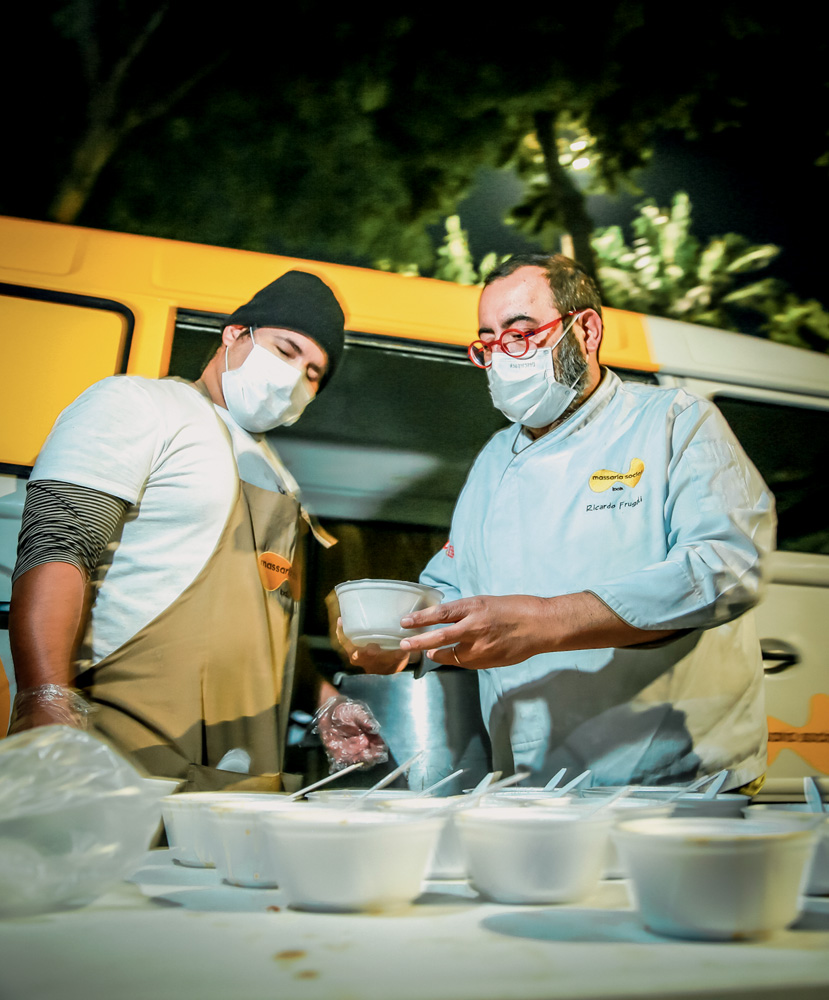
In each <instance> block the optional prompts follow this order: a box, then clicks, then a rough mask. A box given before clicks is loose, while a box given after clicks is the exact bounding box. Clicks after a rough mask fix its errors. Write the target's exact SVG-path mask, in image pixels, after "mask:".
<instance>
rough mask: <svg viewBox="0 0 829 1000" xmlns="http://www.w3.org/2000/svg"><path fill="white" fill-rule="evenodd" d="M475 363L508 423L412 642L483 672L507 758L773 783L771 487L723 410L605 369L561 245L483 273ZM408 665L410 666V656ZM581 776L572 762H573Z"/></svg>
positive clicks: (596, 311) (437, 572)
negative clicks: (758, 608)
mask: <svg viewBox="0 0 829 1000" xmlns="http://www.w3.org/2000/svg"><path fill="white" fill-rule="evenodd" d="M479 319H480V329H479V339H478V340H476V341H475V342H474V343H473V344H472V345H471V346H470V349H469V350H470V359H471V360H472V361H473V363H474V364H476V365H478V366H479V367H481V368H483V369H485V370H486V373H487V378H488V380H489V388H490V392H491V395H492V399H493V403H494V404H495V406H496V407H498V408H499V409H500V410H502V411H503V413H504V414H505V415H506V416H507V417H509V419H510V420H511V421H512V424H511V426H509V427H507V428H506V429H504V430H502V431H500V432H499V433H497V434H496V435H495V436H494V437H493V438H492V439H491V440H490V441H489V442H488V444H487V445H486V446H485V447H484V449H483V450H482V451H481V453H480V454H479V455H478V457H477V459H476V461H475V464H474V466H473V468H472V470H471V472H470V475H469V478H468V480H467V482H466V485H465V486H464V489H463V491H462V493H461V495H460V498H459V500H458V503H457V507H456V509H455V513H454V516H453V520H452V528H451V533H450V541H449V543H447V546H446V547H445V548H444V549H443V550H442V551H441V552H439V553H438V554H437V555H436V556H435V557H434V558H433V559H432V560H431V561H430V563H429V564H428V566H427V567H426V569H425V571H424V573H423V574H422V576H421V581H422V582H423V583H427V584H430V585H432V586H434V587H437V588H438V589H439V590H441V591H443V593H444V595H445V600H444V603H443V604H442V605H440V606H439V607H438V608H433V609H430V610H427V611H421V612H417V613H416V614H414V615H412V616H411V617H409V618H408V619H404V620H403V622H402V624H403V626H404V627H408V628H411V627H416V626H425V625H430V626H442V627H437V628H434V629H433V630H432V631H429V632H426V633H425V634H422V635H419V636H414V637H412V638H410V639H404V640H403V641H402V642H401V651H402V655H401V656H396V654H395V655H391V656H387V657H378V656H375V657H371V656H370V655H368V654H367V653H365V652H358V653H357V656H356V657H352V659H353V660H354V662H355V663H357V664H359V665H361V666H363V667H364V669H367V670H369V671H374V672H390V671H391V670H397V669H401V668H402V667H403V666H404V665H405V664H406V662H407V660H408V658H409V657H410V656H411V655H412V654H416V653H425V655H426V656H427V657H428V658H429V659H431V660H432V661H433V662H434V663H435V664H436V665H439V664H446V665H455V666H463V667H466V668H469V669H475V670H478V671H479V682H480V694H481V707H482V710H483V715H484V719H485V720H486V722H487V726H488V729H489V733H490V737H491V740H492V746H493V758H494V759H493V763H494V766H495V767H496V768H500V769H504V770H507V771H509V770H512V769H514V768H515V767H518V766H519V765H521V766H525V767H529V768H530V770H531V772H532V778H531V780H530V783H531V784H536V783H538V782H539V781H542V782H543V781H545V780H547V779H548V778H550V777H551V776H552V775H553V774H554V773H555V772H556V771H558V770H559V769H560V768H561V767H567V768H568V769H570V768H576V769H577V770H578V771H582V770H584V769H586V768H590V770H591V773H592V779H591V780H592V783H593V784H596V785H614V784H628V783H635V784H645V785H648V784H665V783H674V782H676V783H687V782H690V781H692V780H694V779H695V778H698V777H700V776H703V775H706V774H714V773H716V772H718V771H720V770H721V769H726V768H727V769H728V771H729V777H728V781H727V783H726V786H725V787H726V788H737V787H743V786H747V785H750V784H751V783H755V784H757V783H761V782H762V775H763V773H764V770H765V763H766V720H765V711H764V705H763V672H762V665H761V658H760V649H759V643H758V641H757V637H756V633H755V631H754V625H753V619H752V616H751V615H750V614H746V612H748V611H749V609H750V608H751V607H753V605H755V604H756V603H757V601H758V599H759V596H760V592H761V585H762V572H761V562H762V558H763V556H764V555H765V554H766V553H767V552H768V551H769V550H770V548H771V547H772V545H773V539H774V530H775V519H774V505H773V499H772V497H771V495H770V494H769V492H768V490H767V489H766V487H765V484H764V483H763V481H762V480H761V478H760V476H759V475H758V473H757V471H756V470H755V469H754V467H753V466H752V464H751V463H750V461H749V460H748V458H747V457H746V455H745V454H744V452H743V450H742V448H741V447H740V445H739V443H738V442H737V440H736V439H735V437H734V435H733V434H732V432H731V431H730V429H729V427H728V425H727V424H726V422H725V420H724V419H723V417H722V416H721V414H720V413H719V411H718V410H717V409H716V407H715V406H713V404H711V403H710V402H709V401H707V400H704V399H701V398H699V397H696V396H693V395H691V394H690V393H688V392H686V391H685V390H684V389H674V388H663V387H657V386H650V385H642V384H639V383H632V382H623V381H621V380H620V379H619V378H618V376H617V375H615V374H614V373H613V372H611V371H609V370H607V369H604V368H602V367H601V366H600V364H599V357H598V352H599V346H600V344H601V339H602V311H601V303H600V300H599V295H598V291H597V289H596V287H595V285H594V283H593V282H592V281H591V280H590V278H589V277H588V276H587V275H586V274H585V273H584V272H583V271H582V270H581V269H580V268H579V267H578V265H576V264H575V263H574V262H573V261H571V260H569V259H568V258H566V257H562V256H553V257H545V256H542V255H525V256H520V257H513V258H511V259H510V260H509V261H507V262H506V263H505V264H504V265H501V267H499V268H498V269H497V270H496V271H494V272H492V273H491V274H490V276H489V278H488V279H487V282H486V286H485V288H484V290H483V293H482V295H481V300H480V306H479ZM395 656H396V658H395ZM574 773H576V772H575V771H571V775H572V774H574Z"/></svg>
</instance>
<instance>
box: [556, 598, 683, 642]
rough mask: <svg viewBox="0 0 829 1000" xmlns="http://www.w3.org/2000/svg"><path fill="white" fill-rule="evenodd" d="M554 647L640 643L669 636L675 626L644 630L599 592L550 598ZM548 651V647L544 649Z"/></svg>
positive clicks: (657, 640) (658, 640)
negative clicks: (607, 601) (615, 609)
mask: <svg viewBox="0 0 829 1000" xmlns="http://www.w3.org/2000/svg"><path fill="white" fill-rule="evenodd" d="M544 603H545V604H546V605H547V612H548V614H549V615H550V619H549V632H548V634H549V635H550V636H551V638H552V642H553V643H555V645H552V648H553V649H603V648H605V647H607V648H610V647H624V646H638V645H642V644H646V643H652V642H660V641H661V640H664V639H668V638H670V636H672V635H673V634H674V632H675V630H674V629H640V628H636V627H635V626H634V625H630V624H628V622H626V621H625V620H624V619H623V618H620V617H619V615H617V614H616V612H615V611H613V610H612V609H611V608H610V607H608V605H607V604H605V603H604V601H602V600H601V599H600V598H598V597H596V595H595V594H593V593H591V592H589V591H584V592H582V593H580V594H564V595H562V596H560V597H550V598H546V599H545V601H544ZM544 652H547V650H544Z"/></svg>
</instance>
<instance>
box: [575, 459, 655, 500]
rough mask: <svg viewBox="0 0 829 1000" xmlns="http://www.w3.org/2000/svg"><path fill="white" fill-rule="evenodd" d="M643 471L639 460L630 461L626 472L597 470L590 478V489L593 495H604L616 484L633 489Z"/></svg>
mask: <svg viewBox="0 0 829 1000" xmlns="http://www.w3.org/2000/svg"><path fill="white" fill-rule="evenodd" d="M644 471H645V463H644V462H643V461H642V459H641V458H634V459H631V462H630V468H629V469H628V471H627V472H614V471H613V469H599V470H598V472H594V473H593V475H592V476H591V477H590V480H589V485H590V489H591V490H593V492H594V493H604V491H605V490H609V489H610V487H611V486H615V485H616V483H619V485H620V486H629V487H630V488H631V489H633V487H634V486H636V485H638V483H639V480H640V479H641V478H642V473H643V472H644Z"/></svg>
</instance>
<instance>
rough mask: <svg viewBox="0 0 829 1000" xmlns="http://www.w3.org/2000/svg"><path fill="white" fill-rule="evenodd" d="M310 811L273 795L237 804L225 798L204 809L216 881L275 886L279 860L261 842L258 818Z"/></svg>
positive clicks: (264, 843)
mask: <svg viewBox="0 0 829 1000" xmlns="http://www.w3.org/2000/svg"><path fill="white" fill-rule="evenodd" d="M313 808H316V807H314V806H312V805H310V804H309V803H307V802H293V801H291V800H290V798H288V797H286V796H277V795H256V796H253V797H252V798H251V799H250V800H243V801H241V802H240V801H235V800H234V799H230V798H228V799H226V800H223V801H221V802H216V803H214V804H213V805H210V806H208V807H207V810H206V819H207V823H208V827H209V829H210V833H211V836H210V843H211V844H212V845H213V847H212V851H213V861H214V863H215V865H216V871H217V872H218V875H219V878H221V879H222V880H223V881H225V882H228V883H230V885H240V886H245V887H246V888H261V889H272V888H275V887H276V886H278V885H279V874H278V871H279V868H278V862H279V858H278V856H277V855H276V854H275V853H274V852H273V851H272V850H271V849H270V846H269V844H268V843H267V842H266V840H265V837H264V833H263V829H262V816H263V815H264V814H267V813H271V812H274V811H276V810H283V809H313Z"/></svg>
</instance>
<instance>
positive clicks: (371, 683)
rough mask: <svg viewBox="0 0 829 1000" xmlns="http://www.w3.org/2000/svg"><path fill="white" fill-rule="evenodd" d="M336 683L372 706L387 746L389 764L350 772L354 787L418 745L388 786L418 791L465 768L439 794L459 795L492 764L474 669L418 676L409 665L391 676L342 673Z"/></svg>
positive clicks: (379, 774) (373, 779)
mask: <svg viewBox="0 0 829 1000" xmlns="http://www.w3.org/2000/svg"><path fill="white" fill-rule="evenodd" d="M334 684H335V685H336V687H337V688H338V689H339V691H340V693H341V694H344V695H347V696H348V697H349V698H357V699H359V700H361V701H364V702H365V703H366V704H367V705H368V706H369V708H370V709H371V710H372V712H373V713H374V715H375V717H376V719H377V721H378V722H379V723H380V733H381V735H382V736H383V739H384V740H385V741H386V743H387V745H388V747H389V762H388V764H384V765H378V766H376V767H373V768H372V769H371V770H370V771H366V772H365V773H362V772H360V771H357V772H354V773H353V775H349V778H351V777H354V778H355V780H354V781H353V782H352V787H368V786H370V785H373V784H374V783H375V782H377V781H379V780H380V778H381V777H382V776H383V774H387V773H388V772H389V771H391V770H392V769H393V768H395V767H397V765H398V764H402V763H403V761H405V760H407V759H408V758H409V757H411V756H412V755H413V754H414V753H416V752H417V751H418V750H422V751H423V754H422V756H421V757H420V759H419V760H418V761H416V762H415V763H414V764H413V765H412V767H411V768H410V769H409V774H408V779H407V780H405V779H404V778H402V777H401V778H399V779H397V780H396V781H395V782H394V783H393V784H392V785H391V786H390V787H398V788H406V787H408V788H412V789H414V790H416V791H420V790H421V789H423V788H428V786H429V785H432V784H434V783H435V782H436V781H438V780H440V778H443V777H445V776H446V775H448V774H451V773H452V772H453V771H456V770H458V768H461V767H463V768H466V772H465V773H464V774H463V775H460V776H458V777H457V778H453V780H452V781H449V782H447V783H446V784H445V785H443V786H442V787H441V788H440V790H439V792H438V793H437V794H439V795H456V794H458V793H459V792H460V791H461V790H462V789H464V788H469V787H470V786H471V785H474V784H476V783H477V782H478V781H479V780H480V779H481V778H482V777H483V776H484V775H485V774H486V773H487V772H488V771H489V770H490V769H491V768H490V760H491V753H490V746H489V737H488V736H487V732H486V729H485V727H484V723H483V719H482V717H481V709H480V701H479V698H478V677H477V675H476V673H475V671H473V670H460V669H456V668H454V667H440V668H437V669H435V670H431V671H429V673H427V674H425V675H424V676H423V677H420V678H415V676H414V673H413V672H412V671H409V670H405V671H403V672H402V673H399V674H392V675H391V676H381V675H377V674H346V673H338V674H337V675H336V676H335V677H334ZM357 776H359V777H357ZM345 783H346V780H345V779H344V780H343V782H342V785H343V786H344V785H345Z"/></svg>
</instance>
